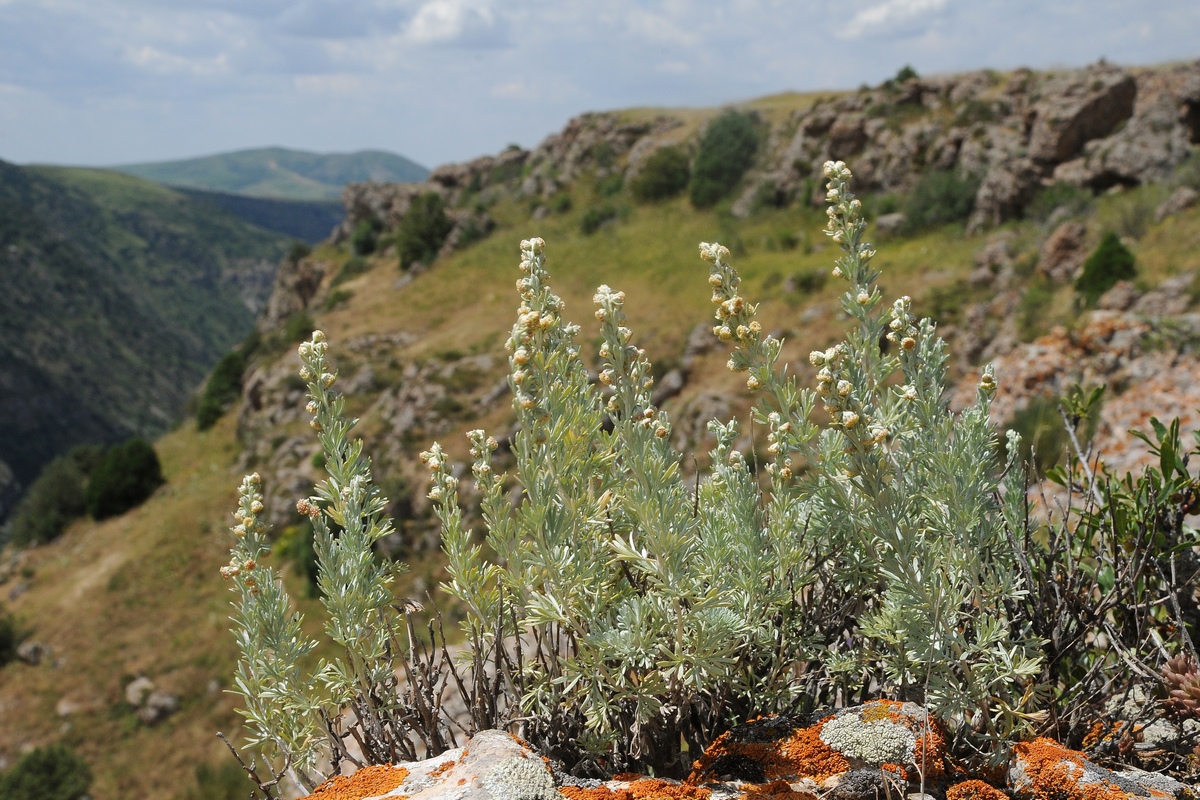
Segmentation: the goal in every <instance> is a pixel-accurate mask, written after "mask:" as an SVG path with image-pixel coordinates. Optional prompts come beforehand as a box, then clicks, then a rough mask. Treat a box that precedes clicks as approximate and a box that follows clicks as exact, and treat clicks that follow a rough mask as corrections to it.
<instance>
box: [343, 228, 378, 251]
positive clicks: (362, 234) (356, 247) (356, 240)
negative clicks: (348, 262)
mask: <svg viewBox="0 0 1200 800" xmlns="http://www.w3.org/2000/svg"><path fill="white" fill-rule="evenodd" d="M378 246H379V224H378V223H377V222H375V221H374V220H370V219H364V220H362V221H360V222H359V223H358V224H357V225H355V226H354V232H353V233H352V234H350V248H351V249H352V250H353V251H354V255H356V256H368V255H370V254H371V253H374V252H375V248H376V247H378Z"/></svg>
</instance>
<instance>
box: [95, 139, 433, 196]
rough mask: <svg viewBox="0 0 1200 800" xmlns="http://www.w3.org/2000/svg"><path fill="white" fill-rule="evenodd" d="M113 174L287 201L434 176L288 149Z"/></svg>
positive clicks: (387, 158) (390, 157) (385, 156)
mask: <svg viewBox="0 0 1200 800" xmlns="http://www.w3.org/2000/svg"><path fill="white" fill-rule="evenodd" d="M114 169H116V170H118V171H120V172H125V173H128V174H130V175H136V176H138V177H140V178H145V179H147V180H151V181H155V182H157V183H164V184H167V185H169V186H178V187H182V188H187V189H203V190H207V191H211V192H228V193H232V194H243V195H249V196H251V197H270V198H276V199H286V200H337V199H339V198H340V197H341V192H342V186H344V185H345V184H347V183H352V182H359V181H379V182H391V183H414V182H418V181H422V180H424V179H425V176H426V175H428V174H429V170H427V169H425V168H424V167H422V166H421V165H420V164H417V163H415V162H413V161H410V160H409V159H407V158H404V157H403V156H398V155H395V154H393V153H385V152H382V151H379V150H364V151H362V152H358V153H334V154H328V155H325V154H320V153H308V152H304V151H301V150H288V149H286V148H283V147H266V148H261V149H256V150H239V151H237V152H235V153H221V154H218V155H213V156H205V157H203V158H190V159H186V160H183V161H160V162H154V163H149V164H126V165H123V166H118V167H114Z"/></svg>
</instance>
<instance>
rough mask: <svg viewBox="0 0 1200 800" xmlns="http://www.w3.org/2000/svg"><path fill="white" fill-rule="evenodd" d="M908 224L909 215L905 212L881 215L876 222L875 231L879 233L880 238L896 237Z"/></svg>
mask: <svg viewBox="0 0 1200 800" xmlns="http://www.w3.org/2000/svg"><path fill="white" fill-rule="evenodd" d="M906 222H908V215H907V214H905V213H904V212H903V211H893V212H892V213H890V214H881V215H879V217H878V218H877V219H876V220H875V230H876V231H878V232H879V235H880V236H895V235H896V234H898V233H899V232H900V231H901V230H902V229H903V228H904V223H906Z"/></svg>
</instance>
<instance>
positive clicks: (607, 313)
mask: <svg viewBox="0 0 1200 800" xmlns="http://www.w3.org/2000/svg"><path fill="white" fill-rule="evenodd" d="M592 302H593V303H595V304H596V319H598V320H600V323H601V324H600V335H601V336H602V337H603V341H602V342H601V344H600V357H601V358H603V359H604V360H605V361H606V362H607V365H606V366H605V368H604V369H603V370H601V371H600V377H599V380H600V383H601V384H603V385H605V386H609V387H612V389H613V394H612V396H611V397H609V399H608V402H607V404H606V409H607V410H608V412H609V413H610V414H613V415H616V416H617V417H618V418H620V419H621V420H625V421H628V422H630V423H632V424H635V425H637V426H639V427H641V428H643V429H646V430H650V431H653V433H654V435H655V436H656V437H657V438H659V439H665V438H666V437H667V436H668V435H670V432H671V430H670V424H669V422H668V421H667V417H666V415H665V414H662V413H660V412H659V411H658V409H656V408H655V407H654V406H653V404H652V403H651V402H650V390H651V389H652V388H653V386H654V379H653V377H651V375H650V361H649V360H648V359H647V358H646V351H645V350H643V349H641V348H639V347H635V346H634V345H631V344H630V343H629V342H630V340H631V339H632V338H633V331H631V330H630V329H629V328H628V327H627V326H626V325H625V322H626V321H627V318H626V316H625V309H624V305H625V293H624V292H618V291H614V290H613V289H612V288H611V287H609V286H607V285H601V286H600V287H599V288H598V289H596V293H595V295H593V297H592Z"/></svg>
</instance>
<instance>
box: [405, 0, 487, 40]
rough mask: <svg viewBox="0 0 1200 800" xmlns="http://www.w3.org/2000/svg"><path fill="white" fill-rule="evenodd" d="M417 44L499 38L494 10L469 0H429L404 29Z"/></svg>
mask: <svg viewBox="0 0 1200 800" xmlns="http://www.w3.org/2000/svg"><path fill="white" fill-rule="evenodd" d="M405 33H406V34H407V36H408V39H409V40H410V41H412V42H415V43H417V44H467V45H469V44H475V45H478V44H488V43H496V40H497V38H500V39H502V38H503V37H502V33H503V32H502V30H501V26H500V25H499V20H498V19H497V17H496V15H495V13H493V12H492V9H491V8H489V7H488V6H486V5H483V4H481V3H478V2H472V0H429V2H427V3H425V4H424V5H422V6H421V7H420V8H419V9H417V13H416V14H414V15H413V18H412V21H411V22H410V23H409V24H408V28H407V30H406V31H405Z"/></svg>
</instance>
